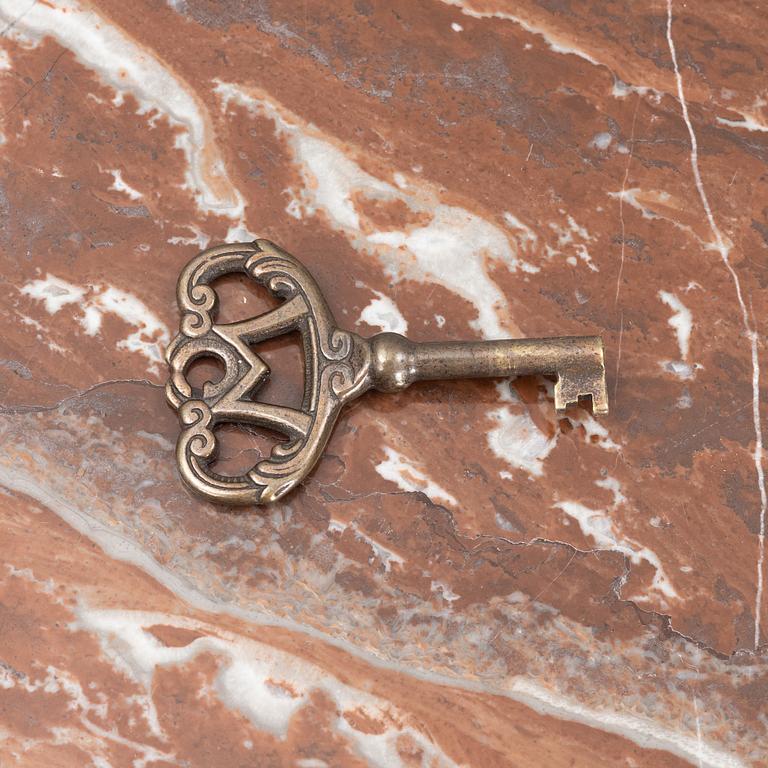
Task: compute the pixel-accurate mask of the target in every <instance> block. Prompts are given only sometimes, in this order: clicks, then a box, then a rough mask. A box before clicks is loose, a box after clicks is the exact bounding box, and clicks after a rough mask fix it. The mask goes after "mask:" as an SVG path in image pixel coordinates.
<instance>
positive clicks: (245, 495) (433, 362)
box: [166, 240, 608, 504]
mask: <svg viewBox="0 0 768 768" xmlns="http://www.w3.org/2000/svg"><path fill="white" fill-rule="evenodd" d="M233 272H234V273H236V272H242V273H245V274H247V275H248V276H250V277H251V278H253V279H254V280H256V281H257V282H258V283H260V284H261V285H263V286H264V287H265V288H267V289H268V290H269V292H270V293H271V294H272V295H274V296H276V297H279V298H281V299H283V301H282V303H281V304H280V305H279V306H278V307H277V308H276V309H273V310H271V311H269V312H266V313H264V314H262V315H260V316H258V317H254V318H250V319H247V320H241V321H238V322H231V323H223V324H217V323H216V322H215V319H216V310H217V305H218V298H217V295H216V292H215V290H214V289H213V287H212V286H211V283H212V282H213V281H214V280H216V279H217V278H219V277H222V276H223V275H225V274H228V273H233ZM177 296H178V303H179V308H180V310H181V311H182V317H181V324H180V331H179V334H178V335H177V336H176V337H175V338H174V340H173V341H172V342H171V344H170V345H169V347H168V350H167V354H166V358H167V360H168V364H169V366H170V370H171V375H170V379H169V381H168V384H167V387H166V394H167V398H168V402H169V403H170V404H171V405H172V406H173V408H175V409H176V410H177V411H178V414H179V419H180V421H181V424H182V427H183V428H182V431H181V434H180V436H179V439H178V443H177V446H176V460H177V462H178V466H179V472H180V473H181V477H182V478H183V480H184V482H185V483H186V484H187V486H188V487H189V488H190V489H191V490H192V491H194V492H195V493H197V494H199V495H201V496H203V497H205V498H207V499H209V500H211V501H214V502H220V503H223V504H265V503H268V502H271V501H275V500H277V499H279V498H281V497H282V496H284V495H285V494H286V493H288V492H289V491H290V490H291V489H292V488H294V487H295V486H296V485H297V484H298V483H300V482H301V481H302V480H303V479H304V477H306V475H307V474H308V473H309V472H310V470H311V469H312V467H314V465H315V463H316V462H317V460H318V459H319V458H320V455H321V453H322V451H323V448H324V447H325V444H326V443H327V441H328V438H329V436H330V433H331V430H332V429H333V425H334V423H335V421H336V419H337V417H338V415H339V412H340V410H341V408H342V407H343V406H344V405H345V403H348V402H350V401H351V400H353V399H354V398H356V397H359V396H360V395H361V394H363V393H364V392H366V391H367V390H369V389H377V390H379V391H381V392H396V391H399V390H401V389H405V388H406V387H408V386H410V385H411V384H412V383H413V382H416V381H424V380H430V379H460V378H475V377H513V376H519V375H526V374H554V375H556V376H557V383H556V384H555V408H556V409H557V410H564V409H565V408H566V407H567V406H568V405H570V404H573V403H576V402H577V401H578V400H579V398H581V397H591V399H592V406H593V410H594V412H595V413H602V414H604V413H607V412H608V397H607V392H606V384H605V363H604V359H603V343H602V340H601V339H600V337H599V336H568V337H558V338H550V339H503V340H499V341H467V342H442V343H440V342H430V343H419V344H417V343H414V342H412V341H409V340H408V339H406V338H405V337H404V336H401V335H400V334H396V333H380V334H378V335H376V336H373V337H372V338H370V339H364V338H362V337H361V336H359V335H357V334H356V333H351V332H349V331H345V330H341V329H340V328H338V327H337V326H336V321H335V320H334V318H333V314H332V313H331V310H330V309H329V307H328V305H327V303H326V301H325V299H324V298H323V295H322V293H321V292H320V289H319V287H318V286H317V283H316V282H315V280H314V279H313V278H312V276H311V275H310V274H309V272H308V271H307V270H306V269H305V268H304V267H303V266H302V265H301V263H300V262H299V261H298V260H297V259H295V258H294V257H293V256H291V255H290V254H288V253H286V252H285V251H283V250H282V249H281V248H279V247H278V246H276V245H275V244H274V243H271V242H269V241H268V240H257V241H255V242H253V243H237V244H232V245H222V246H218V247H216V248H210V249H208V250H206V251H203V252H202V253H201V254H199V255H198V256H197V257H195V258H194V259H193V260H192V261H191V262H190V263H189V264H188V265H187V267H186V268H185V269H184V271H183V272H182V274H181V276H180V278H179V283H178V292H177ZM291 331H299V332H300V333H301V338H302V346H303V353H304V397H303V401H302V404H301V407H300V408H290V407H285V406H280V405H274V404H272V403H263V402H259V401H258V400H255V399H253V397H252V396H253V395H254V394H255V393H256V392H257V391H258V389H259V387H261V386H262V385H263V384H264V382H265V381H266V379H267V378H268V377H269V374H270V370H269V367H268V366H267V364H266V363H265V362H264V361H263V360H262V359H261V358H260V357H259V355H258V354H257V353H256V352H255V351H254V350H253V349H252V346H251V345H254V344H258V343H259V342H263V341H266V340H268V339H271V338H274V337H276V336H280V335H282V334H285V333H288V332H291ZM203 357H208V358H214V359H217V360H218V361H219V362H220V363H222V364H223V367H224V375H223V377H222V378H221V380H220V381H218V382H215V383H213V382H210V381H209V382H206V383H205V384H204V386H203V387H202V390H201V391H200V392H197V391H195V390H194V389H193V387H192V386H191V384H190V383H189V381H188V380H187V372H188V369H189V366H190V364H191V363H192V362H194V361H195V360H197V359H200V358H203ZM223 423H236V424H248V425H254V426H257V427H263V428H267V429H270V430H272V431H275V432H277V433H279V434H281V435H284V436H285V437H286V440H285V441H284V442H281V443H278V444H277V445H276V446H275V447H274V448H273V449H272V452H271V455H270V456H269V458H267V459H264V460H262V461H260V462H259V463H258V464H256V466H254V467H253V468H252V469H250V470H249V471H248V472H247V473H245V474H243V475H240V476H237V477H231V476H224V475H221V474H219V473H217V472H215V471H213V470H212V469H211V466H210V465H211V463H212V462H213V461H214V460H215V459H216V456H217V441H216V435H215V429H216V426H217V425H219V424H223Z"/></svg>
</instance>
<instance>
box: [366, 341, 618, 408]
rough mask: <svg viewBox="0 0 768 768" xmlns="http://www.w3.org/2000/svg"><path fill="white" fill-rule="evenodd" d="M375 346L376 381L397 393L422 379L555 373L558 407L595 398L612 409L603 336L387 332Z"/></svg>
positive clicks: (373, 375)
mask: <svg viewBox="0 0 768 768" xmlns="http://www.w3.org/2000/svg"><path fill="white" fill-rule="evenodd" d="M370 344H371V353H372V359H371V368H372V370H371V383H372V386H373V387H374V388H375V389H377V390H379V391H381V392H396V391H399V390H401V389H405V388H406V387H408V386H410V385H411V384H412V383H414V382H416V381H430V380H440V379H474V378H512V377H516V376H527V375H533V374H554V375H556V376H557V383H556V384H555V408H556V410H558V411H563V410H564V409H565V408H566V407H567V406H568V405H571V404H572V403H576V402H578V400H579V398H580V397H591V398H592V407H593V410H594V411H595V413H607V412H608V396H607V392H606V384H605V360H604V355H603V342H602V339H601V338H600V337H599V336H559V337H553V338H544V339H502V340H499V341H452V342H421V343H416V342H413V341H410V340H409V339H407V338H405V337H404V336H401V335H400V334H397V333H381V334H378V335H377V336H374V337H373V338H372V339H371V340H370Z"/></svg>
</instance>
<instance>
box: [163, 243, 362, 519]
mask: <svg viewBox="0 0 768 768" xmlns="http://www.w3.org/2000/svg"><path fill="white" fill-rule="evenodd" d="M231 272H244V273H245V274H247V275H249V276H250V277H252V278H253V279H254V280H256V281H257V282H259V283H261V284H262V285H264V286H265V287H266V288H267V289H268V290H269V291H270V292H271V293H272V294H273V295H274V296H278V297H280V298H282V299H284V301H283V303H282V304H280V306H278V307H277V308H276V309H274V310H272V311H271V312H267V313H266V314H263V315H261V316H259V317H255V318H252V319H248V320H243V321H240V322H235V323H227V324H221V325H217V324H216V323H215V322H214V319H215V315H216V308H217V296H216V293H215V291H214V290H213V288H211V286H210V283H211V282H212V281H213V280H215V279H216V278H218V277H221V276H222V275H224V274H227V273H231ZM178 303H179V307H180V309H181V310H182V312H183V313H184V314H183V316H182V319H181V331H180V333H179V334H178V335H177V336H176V338H175V339H174V340H173V341H172V342H171V344H170V346H169V347H168V351H167V353H166V358H167V360H168V364H169V366H170V369H171V376H170V379H169V381H168V384H167V387H166V395H167V398H168V401H169V402H170V404H171V405H172V406H173V407H174V408H175V409H176V410H178V413H179V418H180V420H181V423H182V425H183V427H184V428H183V431H182V432H181V435H180V436H179V440H178V443H177V446H176V459H177V462H178V466H179V470H180V472H181V476H182V478H183V479H184V482H185V483H186V484H187V485H188V486H189V487H190V488H191V489H192V490H193V491H195V492H196V493H198V494H200V495H201V496H204V497H205V498H207V499H210V500H211V501H216V502H220V503H224V504H249V503H251V504H262V503H266V502H270V501H275V500H276V499H279V498H280V497H281V496H284V495H285V494H286V493H288V491H290V490H291V489H292V488H293V487H294V486H295V485H296V484H297V483H298V482H300V481H301V480H302V479H303V478H304V476H305V475H306V474H307V472H308V471H309V470H310V469H311V468H312V466H313V465H314V464H315V462H316V461H317V459H318V458H319V456H320V454H321V453H322V450H323V448H324V447H325V444H326V442H327V440H328V437H329V435H330V432H331V430H332V428H333V425H334V422H335V421H336V417H337V416H338V413H339V410H340V409H341V407H342V405H343V404H344V403H345V402H346V401H347V400H349V399H351V398H353V397H355V396H356V395H357V394H358V393H359V391H360V390H361V389H363V388H364V387H366V386H367V378H366V375H367V372H368V369H369V358H370V352H369V348H368V346H367V344H366V343H364V342H363V340H362V339H361V338H360V337H359V336H357V335H356V334H352V333H347V332H346V331H341V330H339V329H338V328H337V327H336V324H335V321H334V319H333V315H332V314H331V311H330V309H329V308H328V305H327V304H326V302H325V299H324V298H323V296H322V294H321V293H320V290H319V289H318V287H317V284H316V283H315V281H314V280H313V278H312V276H311V275H310V274H309V272H307V270H306V269H304V267H303V266H302V265H301V264H300V263H299V262H298V261H297V260H296V259H294V258H293V257H292V256H291V255H290V254H288V253H286V252H285V251H283V250H282V249H280V248H278V247H277V246H276V245H274V244H273V243H270V242H269V241H267V240H257V241H256V242H255V243H252V244H235V245H223V246H220V247H218V248H211V249H210V250H208V251H205V252H203V253H201V254H200V255H199V256H198V257H197V258H195V259H193V260H192V261H191V262H190V263H189V264H188V265H187V267H186V269H185V270H184V272H183V273H182V274H181V277H180V278H179V284H178ZM293 330H298V331H300V332H301V338H302V342H303V352H304V399H303V402H302V405H301V409H300V410H296V409H294V408H286V407H282V406H279V405H272V404H268V403H260V402H256V401H254V400H253V399H251V396H252V395H253V394H254V393H255V392H256V391H257V390H258V389H259V387H260V386H261V385H262V384H264V382H265V381H266V379H267V377H268V376H269V368H268V367H267V365H266V363H265V362H264V361H263V360H262V359H261V358H260V357H259V356H258V355H257V354H256V353H255V352H254V351H253V350H252V349H251V346H250V345H251V344H257V343H258V342H261V341H266V340H267V339H270V338H273V337H275V336H279V335H281V334H284V333H287V332H289V331H293ZM200 357H215V358H217V359H219V360H220V361H221V362H222V363H223V364H224V370H225V372H224V376H223V378H222V379H221V381H219V382H217V383H216V384H211V383H210V382H207V383H206V384H205V386H204V388H203V392H202V397H199V396H198V397H196V396H195V395H194V394H193V391H192V387H191V386H190V384H189V382H188V381H187V379H186V371H187V370H188V368H189V365H190V363H192V361H194V360H196V359H197V358H200ZM224 422H234V423H237V422H240V423H248V424H254V425H257V426H261V427H267V428H269V429H271V430H274V431H276V432H279V433H281V434H284V435H285V436H286V437H287V438H288V440H287V442H284V443H280V444H278V445H276V446H275V447H274V448H273V449H272V454H271V456H270V458H269V459H266V460H263V461H261V462H260V463H259V464H257V465H256V466H255V467H253V469H251V470H250V471H249V472H248V473H247V474H245V475H243V476H240V477H224V476H222V475H218V474H216V473H214V472H212V471H211V470H210V469H209V466H208V465H209V464H210V463H211V462H212V461H213V460H214V459H215V457H216V449H217V443H216V436H215V433H214V428H215V427H216V425H217V424H221V423H224Z"/></svg>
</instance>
